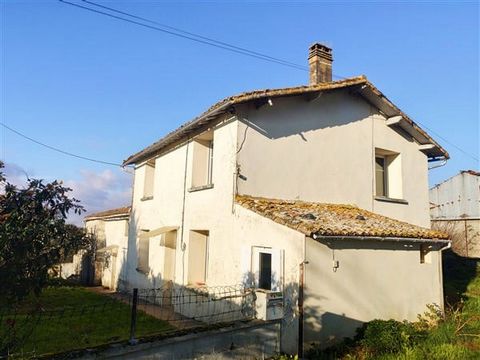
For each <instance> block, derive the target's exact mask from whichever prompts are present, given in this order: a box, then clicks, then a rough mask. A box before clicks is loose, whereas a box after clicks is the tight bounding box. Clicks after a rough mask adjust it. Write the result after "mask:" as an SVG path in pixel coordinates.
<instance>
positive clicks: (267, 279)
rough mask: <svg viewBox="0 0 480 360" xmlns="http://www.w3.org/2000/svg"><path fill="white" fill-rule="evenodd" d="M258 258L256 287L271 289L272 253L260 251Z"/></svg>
mask: <svg viewBox="0 0 480 360" xmlns="http://www.w3.org/2000/svg"><path fill="white" fill-rule="evenodd" d="M259 260H260V264H259V276H258V279H259V280H258V287H259V288H260V289H265V290H272V254H268V253H264V252H260V253H259Z"/></svg>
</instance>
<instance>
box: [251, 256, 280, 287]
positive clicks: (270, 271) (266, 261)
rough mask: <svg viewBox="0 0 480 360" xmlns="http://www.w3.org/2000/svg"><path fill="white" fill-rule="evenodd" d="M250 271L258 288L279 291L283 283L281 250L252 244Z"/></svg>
mask: <svg viewBox="0 0 480 360" xmlns="http://www.w3.org/2000/svg"><path fill="white" fill-rule="evenodd" d="M251 271H252V275H253V277H254V282H255V287H256V288H258V289H264V290H272V291H281V290H282V283H283V250H281V249H272V248H267V247H260V246H254V247H253V248H252V263H251Z"/></svg>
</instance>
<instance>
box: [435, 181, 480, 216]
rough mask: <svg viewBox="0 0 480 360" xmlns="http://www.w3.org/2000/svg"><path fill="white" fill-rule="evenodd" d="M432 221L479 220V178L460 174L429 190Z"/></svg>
mask: <svg viewBox="0 0 480 360" xmlns="http://www.w3.org/2000/svg"><path fill="white" fill-rule="evenodd" d="M430 202H431V203H432V208H431V216H432V219H462V218H463V219H465V218H470V219H472V218H473V219H479V218H480V176H478V175H473V174H470V173H466V172H463V173H460V174H457V175H455V176H453V177H451V178H450V179H447V180H445V181H444V182H442V183H441V184H438V185H435V186H434V187H433V188H431V189H430Z"/></svg>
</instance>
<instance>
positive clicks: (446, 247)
mask: <svg viewBox="0 0 480 360" xmlns="http://www.w3.org/2000/svg"><path fill="white" fill-rule="evenodd" d="M451 247H452V242H451V241H449V242H448V244H447V245H445V246H444V247H442V248H440V249H439V250H438V251H439V252H440V258H439V261H438V273H439V275H440V276H439V277H440V285H439V287H440V300H441V302H442V304H441V307H442V311H443V313H444V314H445V300H444V293H443V266H442V264H443V256H442V253H443V251H444V250H448V249H450V248H451Z"/></svg>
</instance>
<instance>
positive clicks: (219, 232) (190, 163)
mask: <svg viewBox="0 0 480 360" xmlns="http://www.w3.org/2000/svg"><path fill="white" fill-rule="evenodd" d="M332 61H333V59H332V50H331V49H330V48H328V47H326V46H324V45H321V44H314V45H313V46H312V47H311V48H310V53H309V64H310V84H309V85H305V86H298V87H290V88H282V89H269V90H260V91H251V92H246V93H242V94H240V95H236V96H232V97H228V98H226V99H224V100H222V101H219V102H218V103H216V104H215V105H213V106H212V107H211V108H210V109H208V110H207V111H206V112H204V113H203V114H201V115H200V116H198V117H196V118H195V119H193V120H192V121H190V122H188V123H186V124H185V125H183V126H181V127H180V128H178V129H177V130H175V131H173V132H171V133H170V134H168V135H166V136H165V137H163V138H162V139H160V140H159V141H157V142H155V143H154V144H152V145H150V146H148V147H147V148H145V149H143V150H141V151H140V152H138V153H136V154H134V155H132V156H130V157H129V158H128V159H127V160H125V161H124V165H134V167H135V176H134V185H133V202H132V207H131V212H130V219H129V234H128V246H127V247H128V251H127V260H126V262H124V263H123V264H122V266H121V267H122V269H123V270H122V271H124V270H125V269H126V271H125V273H124V276H123V277H122V279H123V281H124V283H123V286H126V287H128V288H132V287H139V288H146V287H158V286H161V285H162V284H164V283H174V284H180V285H187V286H191V287H192V288H197V287H198V288H202V287H205V286H215V285H229V284H238V283H242V284H244V285H246V286H253V287H255V288H257V289H259V294H262V293H263V294H269V293H271V292H274V293H277V292H280V293H281V294H283V301H282V305H283V313H284V316H283V320H282V344H281V346H282V349H283V350H284V351H287V352H290V353H296V352H297V351H298V349H299V348H298V346H302V345H303V344H304V343H312V342H321V343H322V345H324V346H326V345H328V344H330V343H331V342H335V341H338V340H339V339H341V338H343V337H345V336H351V335H353V333H354V331H355V329H356V328H357V327H358V326H359V325H361V324H362V322H365V321H369V320H372V319H375V318H384V319H389V318H394V319H399V320H403V319H408V320H415V319H416V316H417V314H419V313H423V312H424V311H425V309H426V305H427V304H431V303H435V304H438V305H439V306H443V294H442V271H441V251H442V250H443V249H445V248H446V247H448V246H449V241H448V240H447V239H448V236H447V235H446V234H445V233H443V232H440V231H434V230H430V229H429V226H430V218H429V201H428V163H429V162H434V161H438V160H444V159H448V157H449V155H448V153H447V152H446V151H445V150H444V149H443V148H442V147H441V146H440V145H439V144H438V143H437V142H436V141H435V140H434V139H432V138H431V137H430V136H429V135H428V134H427V133H426V132H425V131H424V130H423V129H422V128H421V127H420V126H418V125H417V124H416V123H415V122H413V121H412V120H411V119H410V118H409V117H408V116H407V115H406V114H405V113H404V112H402V111H401V110H400V109H399V108H397V107H396V106H395V105H394V104H393V103H392V102H391V101H390V100H388V99H387V98H386V97H385V96H384V95H383V94H382V93H381V92H380V91H379V90H378V89H377V88H376V87H375V86H374V85H373V84H372V83H371V82H369V81H368V80H367V78H366V77H365V76H359V77H353V78H349V79H343V80H340V81H332ZM117 271H118V268H117ZM257 301H258V299H257Z"/></svg>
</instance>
